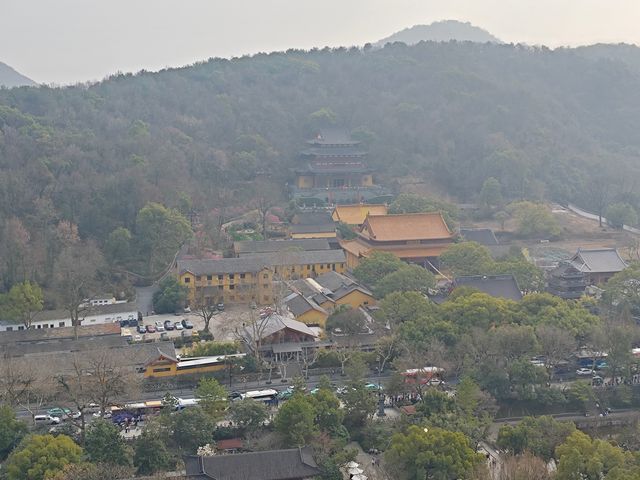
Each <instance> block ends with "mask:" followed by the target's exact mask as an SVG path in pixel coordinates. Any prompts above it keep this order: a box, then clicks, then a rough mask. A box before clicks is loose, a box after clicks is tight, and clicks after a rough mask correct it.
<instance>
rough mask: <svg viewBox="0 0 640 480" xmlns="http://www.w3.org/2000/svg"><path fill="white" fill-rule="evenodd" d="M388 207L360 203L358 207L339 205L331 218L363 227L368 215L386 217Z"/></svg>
mask: <svg viewBox="0 0 640 480" xmlns="http://www.w3.org/2000/svg"><path fill="white" fill-rule="evenodd" d="M386 214H387V206H386V205H367V204H365V203H360V204H357V205H338V206H337V207H336V208H335V210H334V211H333V214H332V215H331V217H332V218H333V220H334V221H336V222H342V223H346V224H348V225H362V224H363V223H364V221H365V219H366V218H367V215H386Z"/></svg>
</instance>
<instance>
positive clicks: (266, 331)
mask: <svg viewBox="0 0 640 480" xmlns="http://www.w3.org/2000/svg"><path fill="white" fill-rule="evenodd" d="M285 328H288V329H290V330H295V331H296V332H300V333H304V334H306V335H311V336H313V337H316V336H317V335H316V333H315V332H314V331H313V330H311V329H310V328H309V327H308V326H307V325H306V324H304V323H302V322H299V321H298V320H292V319H290V318H287V317H283V316H281V315H278V314H277V313H272V314H271V315H269V316H268V317H266V318H262V319H258V320H257V330H258V331H259V333H260V338H267V337H269V336H271V335H273V334H274V333H276V332H279V331H280V330H284V329H285ZM245 333H246V335H247V336H248V337H249V338H252V337H253V332H252V331H251V330H250V329H249V328H248V327H245Z"/></svg>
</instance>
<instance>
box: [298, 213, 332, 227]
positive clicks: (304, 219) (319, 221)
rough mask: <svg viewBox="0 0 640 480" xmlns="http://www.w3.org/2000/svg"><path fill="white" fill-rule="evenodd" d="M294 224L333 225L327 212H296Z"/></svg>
mask: <svg viewBox="0 0 640 480" xmlns="http://www.w3.org/2000/svg"><path fill="white" fill-rule="evenodd" d="M294 224H295V225H314V226H317V225H335V224H334V222H333V219H332V218H331V215H330V214H329V213H328V212H302V213H296V215H295V217H294Z"/></svg>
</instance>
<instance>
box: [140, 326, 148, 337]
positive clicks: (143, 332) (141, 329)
mask: <svg viewBox="0 0 640 480" xmlns="http://www.w3.org/2000/svg"><path fill="white" fill-rule="evenodd" d="M138 333H139V334H140V335H144V334H145V333H147V327H145V326H144V325H138Z"/></svg>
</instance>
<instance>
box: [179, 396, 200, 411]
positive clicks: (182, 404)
mask: <svg viewBox="0 0 640 480" xmlns="http://www.w3.org/2000/svg"><path fill="white" fill-rule="evenodd" d="M199 403H200V399H199V398H178V404H177V405H176V408H175V410H176V411H178V412H180V411H182V410H184V409H185V408H191V407H197V406H198V404H199Z"/></svg>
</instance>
